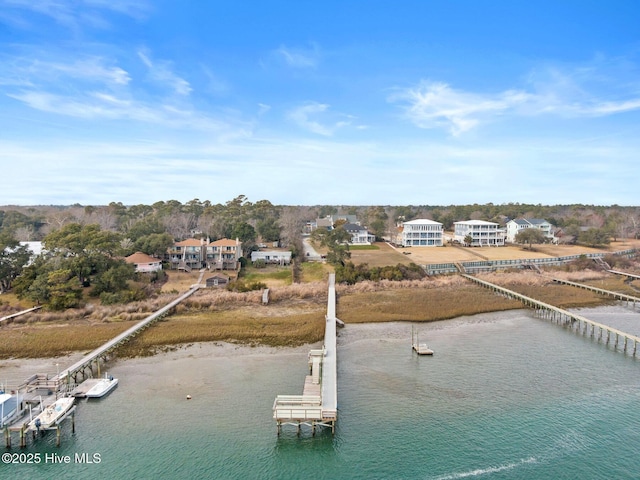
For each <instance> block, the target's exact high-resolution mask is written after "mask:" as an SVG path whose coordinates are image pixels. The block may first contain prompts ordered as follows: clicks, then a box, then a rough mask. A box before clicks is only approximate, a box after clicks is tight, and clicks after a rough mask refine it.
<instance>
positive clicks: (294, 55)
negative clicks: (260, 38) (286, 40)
mask: <svg viewBox="0 0 640 480" xmlns="http://www.w3.org/2000/svg"><path fill="white" fill-rule="evenodd" d="M271 57H272V58H273V59H275V60H276V61H278V62H282V63H284V64H285V65H287V66H289V67H292V68H300V69H302V68H315V67H317V66H318V63H319V61H320V49H319V48H318V46H317V45H315V44H314V45H313V46H312V48H291V47H286V46H284V45H281V46H280V47H279V48H277V49H276V50H273V51H272V52H271Z"/></svg>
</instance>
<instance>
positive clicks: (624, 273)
mask: <svg viewBox="0 0 640 480" xmlns="http://www.w3.org/2000/svg"><path fill="white" fill-rule="evenodd" d="M607 272H609V273H613V274H615V275H622V276H625V277H627V278H629V279H633V280H640V275H636V274H634V273H628V272H621V271H620V270H607Z"/></svg>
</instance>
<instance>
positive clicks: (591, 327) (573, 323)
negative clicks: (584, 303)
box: [462, 274, 640, 357]
mask: <svg viewBox="0 0 640 480" xmlns="http://www.w3.org/2000/svg"><path fill="white" fill-rule="evenodd" d="M462 276H463V277H464V278H466V279H468V280H471V281H472V282H475V283H477V284H479V285H481V286H483V287H486V288H489V289H491V290H493V291H494V292H496V293H499V294H501V295H504V296H505V297H507V298H511V299H515V300H520V301H521V302H522V303H523V304H524V305H525V306H527V307H530V308H533V309H534V310H535V314H536V315H537V316H538V317H541V318H545V319H548V320H551V321H552V322H554V323H557V324H558V325H562V326H569V327H570V328H575V329H576V331H577V332H580V333H582V334H584V335H590V336H591V338H597V340H598V341H604V334H605V332H606V344H607V345H610V344H611V343H613V347H614V348H615V349H617V348H618V347H619V346H620V347H622V350H623V352H624V353H627V352H631V355H632V356H634V357H635V356H636V352H637V347H638V343H639V342H640V337H637V336H635V335H630V334H628V333H625V332H623V331H621V330H618V329H616V328H612V327H609V326H608V325H604V324H602V323H598V322H594V321H593V320H589V319H588V318H585V317H583V316H582V315H578V314H577V313H572V312H569V311H568V310H563V309H562V308H558V307H556V306H553V305H550V304H548V303H544V302H541V301H539V300H536V299H534V298H531V297H527V296H526V295H522V294H520V293H518V292H514V291H513V290H509V289H507V288H504V287H501V286H499V285H495V284H493V283H490V282H487V281H485V280H480V279H479V278H476V277H474V276H472V275H466V274H462ZM596 332H598V333H597V335H596ZM614 335H615V340H613V341H612V338H613V336H614ZM631 347H633V348H631Z"/></svg>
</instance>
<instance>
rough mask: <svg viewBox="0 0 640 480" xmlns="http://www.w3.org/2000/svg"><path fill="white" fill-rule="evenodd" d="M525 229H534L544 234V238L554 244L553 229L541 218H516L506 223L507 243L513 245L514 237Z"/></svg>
mask: <svg viewBox="0 0 640 480" xmlns="http://www.w3.org/2000/svg"><path fill="white" fill-rule="evenodd" d="M527 228H536V229H538V230H540V231H541V232H542V233H544V236H545V238H547V239H549V241H550V242H555V241H556V238H555V236H554V234H553V231H554V227H553V225H551V224H550V223H549V222H547V221H546V220H544V219H541V218H516V219H515V220H509V221H508V222H507V242H510V243H515V241H516V235H517V234H518V233H520V232H521V231H523V230H526V229H527Z"/></svg>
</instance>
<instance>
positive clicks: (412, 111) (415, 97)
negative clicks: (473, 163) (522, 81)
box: [390, 82, 529, 135]
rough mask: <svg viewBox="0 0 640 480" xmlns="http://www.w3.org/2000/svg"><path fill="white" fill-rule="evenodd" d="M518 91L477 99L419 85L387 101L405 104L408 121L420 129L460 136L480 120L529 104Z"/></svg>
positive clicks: (445, 88)
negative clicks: (430, 129)
mask: <svg viewBox="0 0 640 480" xmlns="http://www.w3.org/2000/svg"><path fill="white" fill-rule="evenodd" d="M528 97H529V95H528V94H527V93H525V92H521V91H515V90H513V91H507V92H504V93H501V94H498V95H480V94H474V93H470V92H463V91H458V90H454V89H453V88H451V87H450V86H449V85H447V84H446V83H442V82H422V83H421V84H420V85H418V86H417V87H414V88H410V89H407V90H405V91H404V92H401V93H398V94H396V95H393V96H392V97H390V100H391V101H394V102H395V101H397V102H402V103H404V104H405V105H406V106H405V111H406V115H407V117H408V118H409V119H410V120H411V121H412V122H413V123H415V124H416V125H417V126H418V127H421V128H436V127H443V128H447V129H448V130H449V131H450V133H451V134H453V135H459V134H461V133H463V132H466V131H467V130H470V129H472V128H474V127H476V126H477V125H478V124H479V122H480V120H481V119H483V118H486V117H488V116H492V115H499V114H502V113H503V112H505V111H506V110H509V109H512V108H514V107H515V106H516V105H519V104H522V103H523V102H526V101H527V100H528Z"/></svg>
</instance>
